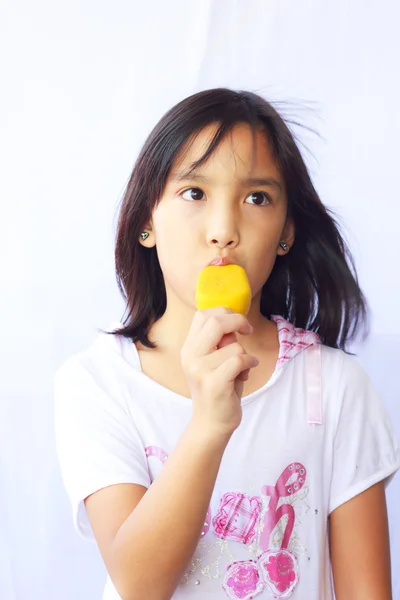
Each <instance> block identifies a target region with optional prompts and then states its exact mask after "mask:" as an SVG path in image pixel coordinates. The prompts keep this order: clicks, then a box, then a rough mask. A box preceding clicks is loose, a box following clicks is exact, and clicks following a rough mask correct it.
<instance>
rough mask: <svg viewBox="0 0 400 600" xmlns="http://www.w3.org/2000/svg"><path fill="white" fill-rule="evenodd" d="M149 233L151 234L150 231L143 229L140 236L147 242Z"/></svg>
mask: <svg viewBox="0 0 400 600" xmlns="http://www.w3.org/2000/svg"><path fill="white" fill-rule="evenodd" d="M149 235H150V234H149V233H148V231H142V233H141V234H140V237H141V238H142V240H143V241H144V242H145V241H146V240H147V238H148V237H149Z"/></svg>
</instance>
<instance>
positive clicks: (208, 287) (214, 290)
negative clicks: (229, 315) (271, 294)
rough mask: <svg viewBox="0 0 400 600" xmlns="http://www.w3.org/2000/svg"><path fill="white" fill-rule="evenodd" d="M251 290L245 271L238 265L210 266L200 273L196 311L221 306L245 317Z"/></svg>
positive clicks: (248, 308)
mask: <svg viewBox="0 0 400 600" xmlns="http://www.w3.org/2000/svg"><path fill="white" fill-rule="evenodd" d="M250 304H251V289H250V284H249V280H248V279H247V275H246V271H245V270H244V269H243V267H240V266H239V265H233V264H228V265H225V266H216V265H210V266H208V267H205V269H203V270H202V271H201V272H200V275H199V278H198V281H197V288H196V307H197V310H206V309H207V308H216V307H218V306H223V307H225V308H230V309H231V310H232V311H233V312H236V313H240V314H242V315H245V316H246V315H247V314H248V312H249V310H250Z"/></svg>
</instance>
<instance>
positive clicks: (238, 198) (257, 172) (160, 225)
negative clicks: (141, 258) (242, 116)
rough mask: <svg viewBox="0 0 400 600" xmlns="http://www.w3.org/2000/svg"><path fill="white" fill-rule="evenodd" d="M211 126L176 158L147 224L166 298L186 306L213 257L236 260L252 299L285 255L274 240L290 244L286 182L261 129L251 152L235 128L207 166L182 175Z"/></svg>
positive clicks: (245, 129) (246, 136)
mask: <svg viewBox="0 0 400 600" xmlns="http://www.w3.org/2000/svg"><path fill="white" fill-rule="evenodd" d="M214 131H215V127H214V126H209V127H207V128H205V129H203V130H202V131H201V132H200V133H199V134H198V136H197V137H196V138H195V139H194V141H193V143H192V144H191V145H190V146H188V148H187V149H186V153H181V156H180V157H178V160H177V161H176V162H175V164H174V165H173V168H172V170H171V174H170V176H169V178H168V181H167V184H166V187H165V190H164V193H163V195H162V197H161V200H160V203H159V204H158V206H157V208H156V209H155V210H154V212H153V216H152V223H151V228H152V238H153V242H154V241H155V243H156V246H157V253H158V258H159V261H160V265H161V269H162V271H163V274H164V280H165V284H166V290H167V301H168V303H170V302H172V301H174V302H175V301H176V300H178V301H179V302H180V303H183V304H184V305H186V306H187V307H190V308H195V289H196V282H197V277H198V275H199V272H200V270H201V269H203V268H204V267H205V266H207V265H208V264H209V263H210V262H211V261H212V260H213V259H215V258H216V257H220V256H223V257H228V258H229V259H231V260H232V261H233V262H235V263H237V264H239V265H241V266H242V267H243V268H244V269H245V270H246V272H247V275H248V278H249V281H250V285H251V288H252V292H253V298H256V297H257V298H258V297H259V296H258V295H259V293H260V292H261V289H262V287H263V285H264V283H265V282H266V280H267V279H268V277H269V275H270V273H271V270H272V268H273V266H274V263H275V259H276V256H277V254H282V253H283V251H282V250H281V248H280V246H279V242H280V241H282V240H283V241H286V242H287V243H289V245H291V243H292V242H293V239H292V236H293V231H292V227H291V225H290V224H287V223H286V213H287V201H286V194H285V186H284V182H283V179H282V177H281V175H280V173H279V170H278V168H277V166H276V164H275V162H274V160H273V157H272V154H271V152H270V150H269V147H268V144H267V142H266V140H265V136H264V135H263V134H262V133H261V132H257V134H256V145H257V152H256V155H255V156H254V151H253V148H254V147H253V136H252V132H251V129H250V127H249V126H247V125H245V124H243V125H238V126H236V127H235V128H234V129H233V131H232V133H231V134H228V135H227V136H226V137H225V138H224V140H223V141H222V142H221V143H220V144H219V146H218V147H217V149H216V150H215V151H214V153H213V154H212V156H211V157H210V158H209V160H208V161H207V162H206V163H204V164H203V165H202V166H201V167H199V169H198V170H196V171H195V172H194V173H193V174H192V175H188V176H185V173H186V172H187V171H189V169H190V167H191V164H192V163H193V162H195V161H196V160H197V159H199V158H200V157H201V156H202V155H203V154H204V151H205V149H206V147H207V146H208V144H209V142H210V136H212V134H213V132H214ZM250 179H252V180H253V181H249V180H250ZM258 180H267V181H258Z"/></svg>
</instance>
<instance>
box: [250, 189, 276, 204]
mask: <svg viewBox="0 0 400 600" xmlns="http://www.w3.org/2000/svg"><path fill="white" fill-rule="evenodd" d="M246 202H247V204H255V205H256V206H267V205H268V204H271V198H270V197H269V196H268V194H266V193H265V192H253V193H252V194H250V195H249V196H247V198H246Z"/></svg>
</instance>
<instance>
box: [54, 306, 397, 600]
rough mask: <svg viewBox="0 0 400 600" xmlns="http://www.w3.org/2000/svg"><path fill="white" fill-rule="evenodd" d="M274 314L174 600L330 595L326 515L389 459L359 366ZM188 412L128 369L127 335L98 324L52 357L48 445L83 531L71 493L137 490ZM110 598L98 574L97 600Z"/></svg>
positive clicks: (377, 476)
mask: <svg viewBox="0 0 400 600" xmlns="http://www.w3.org/2000/svg"><path fill="white" fill-rule="evenodd" d="M274 320H275V321H276V322H277V325H278V330H279V340H280V353H279V359H278V362H277V366H276V369H275V372H274V374H273V376H272V378H271V379H270V381H269V382H268V383H267V384H266V385H264V386H263V387H262V388H261V389H259V390H258V391H256V392H254V393H253V394H250V395H249V396H246V397H244V398H243V399H242V406H243V419H242V423H241V425H240V427H239V428H238V429H237V430H236V431H235V432H234V434H233V436H232V438H231V439H230V441H229V444H228V446H227V448H226V451H225V453H224V456H223V459H222V463H221V467H220V470H219V473H218V477H217V480H216V484H215V488H214V492H213V495H212V499H211V503H210V509H209V512H208V514H207V517H206V519H205V523H204V530H203V533H202V536H201V539H200V541H199V544H198V547H197V550H196V553H195V555H194V557H193V559H192V560H191V562H190V564H189V568H188V570H187V573H186V575H185V576H184V578H183V580H182V582H181V583H180V585H179V586H178V588H177V590H176V592H175V594H174V596H173V598H174V599H175V600H181V599H182V600H183V599H187V598H199V599H203V598H207V599H210V600H212V599H214V598H215V599H217V598H221V599H223V598H227V597H229V598H232V599H236V598H240V599H241V600H248V599H249V598H250V597H252V598H255V597H259V598H260V600H261V599H263V598H265V599H267V598H273V597H278V598H289V597H292V598H293V600H296V599H301V600H304V599H305V598H307V600H331V599H332V597H333V595H332V591H331V575H330V561H329V548H328V528H327V519H328V516H329V514H330V513H331V512H332V511H333V510H334V509H335V508H337V507H338V506H339V505H341V504H343V503H344V502H346V501H347V500H349V499H350V498H352V497H354V496H356V495H357V494H359V493H360V492H363V491H364V490H366V489H367V488H368V487H370V486H372V485H373V484H375V483H377V482H378V481H381V480H384V479H385V480H386V482H388V481H389V480H390V478H391V477H390V476H393V474H394V473H395V471H396V470H397V469H398V468H399V467H400V454H399V447H398V444H397V441H396V440H395V436H394V432H393V428H392V425H391V423H390V420H389V418H388V415H387V413H386V411H385V409H384V407H383V405H382V403H381V400H380V399H379V397H378V396H377V394H376V392H375V391H374V389H373V388H372V386H371V383H370V381H369V379H368V378H367V376H366V375H365V373H364V371H363V370H362V369H361V367H360V366H359V364H358V363H357V362H356V361H355V360H354V359H353V358H351V357H350V356H348V355H346V354H345V353H344V352H342V351H340V350H334V349H332V348H329V347H327V346H323V345H321V344H320V343H319V339H318V337H317V336H316V335H315V334H313V333H310V332H305V331H303V330H300V329H295V328H294V327H293V326H292V325H290V324H289V323H287V322H286V321H285V320H283V319H281V318H279V317H274ZM120 326H121V324H120V323H113V324H112V325H111V328H117V327H120ZM191 411H192V407H191V401H190V400H189V399H187V398H185V397H183V396H180V395H179V394H176V393H174V392H172V391H170V390H168V389H166V388H164V387H163V386H161V385H160V384H158V383H156V382H155V381H153V380H152V379H150V378H149V377H147V376H146V375H145V374H144V373H143V372H142V371H141V367H140V361H139V355H138V352H137V350H136V347H135V345H134V344H133V343H132V342H131V341H130V340H128V339H125V338H122V337H118V336H111V335H105V334H102V333H101V334H99V335H98V337H97V339H96V340H95V341H94V342H93V343H92V345H90V346H89V347H88V348H86V349H85V350H83V351H82V352H80V353H78V354H76V355H74V356H72V357H70V358H69V359H68V360H67V361H66V362H65V363H64V364H63V365H62V366H61V367H60V369H59V370H58V371H57V373H56V376H55V415H56V438H57V449H58V455H59V460H60V465H61V471H62V475H63V480H64V484H65V487H66V489H67V491H68V494H69V497H70V500H71V503H72V508H73V515H74V522H75V526H76V528H77V530H78V531H79V532H80V533H81V534H83V535H84V536H85V537H87V538H92V539H93V533H92V531H91V528H90V524H89V522H88V519H87V515H86V512H85V507H84V503H83V500H84V499H85V498H86V497H87V496H88V495H90V494H92V493H93V492H95V491H97V490H99V489H101V488H104V487H106V486H109V485H113V484H117V483H136V484H140V485H143V486H146V487H149V486H150V485H151V483H152V481H153V480H154V479H155V477H157V474H158V473H159V472H160V469H162V466H163V463H164V461H165V460H166V459H167V457H168V454H169V453H170V452H171V451H172V450H173V448H174V446H175V445H176V443H177V441H178V439H179V437H180V436H181V434H182V432H183V431H184V429H185V428H186V426H187V424H188V423H189V420H190V418H191ZM155 576H156V573H155ZM117 598H119V595H118V593H117V592H116V590H115V588H114V586H113V585H112V582H111V580H110V579H108V581H107V584H106V588H105V591H104V596H103V599H104V600H115V599H117Z"/></svg>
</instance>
